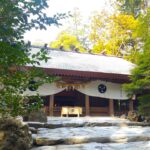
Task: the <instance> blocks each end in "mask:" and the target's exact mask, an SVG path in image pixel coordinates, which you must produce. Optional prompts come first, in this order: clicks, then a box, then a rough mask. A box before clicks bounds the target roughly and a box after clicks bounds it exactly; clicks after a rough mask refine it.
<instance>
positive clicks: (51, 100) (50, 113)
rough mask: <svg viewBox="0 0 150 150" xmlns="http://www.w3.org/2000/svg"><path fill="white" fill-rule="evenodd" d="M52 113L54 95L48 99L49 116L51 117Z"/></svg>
mask: <svg viewBox="0 0 150 150" xmlns="http://www.w3.org/2000/svg"><path fill="white" fill-rule="evenodd" d="M53 111H54V95H50V97H49V115H50V116H53Z"/></svg>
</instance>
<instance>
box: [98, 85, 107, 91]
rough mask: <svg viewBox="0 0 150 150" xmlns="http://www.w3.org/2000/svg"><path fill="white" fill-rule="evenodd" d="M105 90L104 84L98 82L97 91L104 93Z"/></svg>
mask: <svg viewBox="0 0 150 150" xmlns="http://www.w3.org/2000/svg"><path fill="white" fill-rule="evenodd" d="M106 90H107V87H106V85H104V84H100V85H99V86H98V91H99V92H100V93H105V92H106Z"/></svg>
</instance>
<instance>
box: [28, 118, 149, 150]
mask: <svg viewBox="0 0 150 150" xmlns="http://www.w3.org/2000/svg"><path fill="white" fill-rule="evenodd" d="M28 124H29V126H30V129H31V131H32V133H33V134H32V137H33V141H34V147H33V148H32V150H72V149H73V150H120V149H121V150H122V149H123V150H130V149H131V150H141V149H142V150H150V124H148V123H138V122H130V121H128V120H125V119H119V118H109V117H103V118H92V117H85V118H49V120H48V122H47V123H38V122H28Z"/></svg>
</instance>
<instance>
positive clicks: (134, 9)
mask: <svg viewBox="0 0 150 150" xmlns="http://www.w3.org/2000/svg"><path fill="white" fill-rule="evenodd" d="M117 2H118V8H119V10H121V11H122V12H123V13H125V14H129V15H132V16H134V17H135V18H136V17H138V16H139V14H140V13H141V11H142V10H144V9H145V7H146V2H147V0H117Z"/></svg>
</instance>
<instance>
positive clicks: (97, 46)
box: [90, 12, 138, 61]
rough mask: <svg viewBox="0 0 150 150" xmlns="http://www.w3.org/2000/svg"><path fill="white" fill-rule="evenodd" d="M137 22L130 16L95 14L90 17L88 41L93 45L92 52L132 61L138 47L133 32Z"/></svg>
mask: <svg viewBox="0 0 150 150" xmlns="http://www.w3.org/2000/svg"><path fill="white" fill-rule="evenodd" d="M137 26H138V21H137V20H136V19H134V17H133V16H131V15H125V14H120V13H119V14H114V15H108V14H107V13H105V12H103V13H100V14H99V13H97V14H94V16H93V17H92V23H91V34H90V39H91V41H92V42H93V43H94V44H93V49H92V51H93V52H94V53H101V52H103V51H105V53H106V54H111V55H115V56H123V57H125V58H126V59H128V60H132V61H134V57H135V55H136V54H137V52H138V49H137V47H138V45H137V42H136V36H135V35H134V32H135V30H136V28H137Z"/></svg>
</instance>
